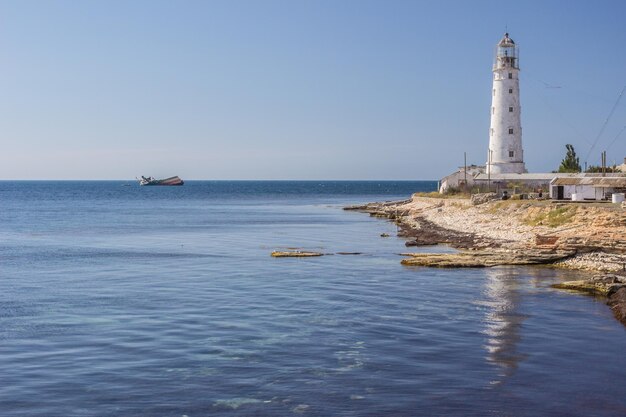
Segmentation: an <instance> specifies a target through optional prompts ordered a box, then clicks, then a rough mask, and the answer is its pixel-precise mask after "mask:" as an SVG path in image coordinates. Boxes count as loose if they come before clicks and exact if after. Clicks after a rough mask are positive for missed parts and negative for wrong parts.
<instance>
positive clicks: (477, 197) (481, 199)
mask: <svg viewBox="0 0 626 417" xmlns="http://www.w3.org/2000/svg"><path fill="white" fill-rule="evenodd" d="M497 198H498V196H497V195H496V193H480V194H472V198H471V199H470V203H471V204H472V206H478V205H481V204H485V203H486V202H488V201H491V200H496V199H497Z"/></svg>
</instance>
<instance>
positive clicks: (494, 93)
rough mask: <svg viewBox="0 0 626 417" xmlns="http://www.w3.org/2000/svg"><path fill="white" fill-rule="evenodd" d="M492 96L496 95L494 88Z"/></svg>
mask: <svg viewBox="0 0 626 417" xmlns="http://www.w3.org/2000/svg"><path fill="white" fill-rule="evenodd" d="M493 95H494V96H495V95H496V89H495V88H494V89H493Z"/></svg>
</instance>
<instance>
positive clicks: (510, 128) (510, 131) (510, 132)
mask: <svg viewBox="0 0 626 417" xmlns="http://www.w3.org/2000/svg"><path fill="white" fill-rule="evenodd" d="M512 134H513V128H512V127H509V135H512Z"/></svg>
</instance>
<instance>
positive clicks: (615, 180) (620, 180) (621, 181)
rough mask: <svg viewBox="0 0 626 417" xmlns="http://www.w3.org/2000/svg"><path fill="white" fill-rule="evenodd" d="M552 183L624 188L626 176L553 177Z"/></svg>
mask: <svg viewBox="0 0 626 417" xmlns="http://www.w3.org/2000/svg"><path fill="white" fill-rule="evenodd" d="M550 184H552V185H588V186H591V187H594V188H626V177H569V178H555V179H553V180H552V182H550Z"/></svg>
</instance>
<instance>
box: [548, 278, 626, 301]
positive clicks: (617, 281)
mask: <svg viewBox="0 0 626 417" xmlns="http://www.w3.org/2000/svg"><path fill="white" fill-rule="evenodd" d="M552 287H553V288H558V289H562V290H574V291H582V292H586V293H588V294H593V295H605V296H611V295H612V294H614V293H615V292H617V291H618V290H619V289H621V288H626V278H625V277H620V276H619V275H613V274H607V275H595V276H593V277H592V278H591V279H587V280H581V281H566V282H561V283H559V284H554V285H552Z"/></svg>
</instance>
